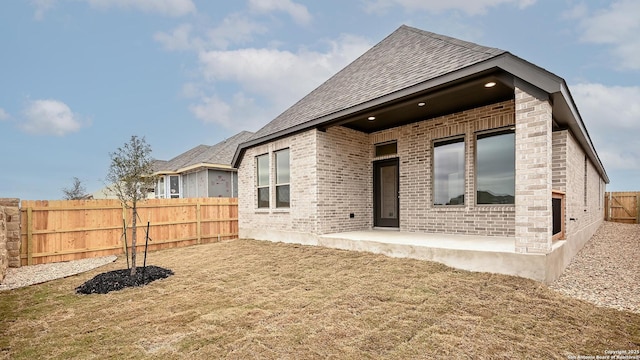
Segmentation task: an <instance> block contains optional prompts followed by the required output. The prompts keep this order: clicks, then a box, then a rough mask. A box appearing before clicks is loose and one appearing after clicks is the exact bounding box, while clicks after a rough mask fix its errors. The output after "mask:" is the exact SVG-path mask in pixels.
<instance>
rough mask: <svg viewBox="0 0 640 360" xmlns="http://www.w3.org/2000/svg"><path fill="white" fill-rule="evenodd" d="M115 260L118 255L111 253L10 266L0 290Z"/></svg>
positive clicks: (71, 273)
mask: <svg viewBox="0 0 640 360" xmlns="http://www.w3.org/2000/svg"><path fill="white" fill-rule="evenodd" d="M115 260H116V256H115V255H111V256H105V257H99V258H89V259H82V260H75V261H65V262H59V263H51V264H41V265H31V266H21V267H19V268H8V269H7V276H6V277H5V278H4V280H3V281H2V284H0V291H2V290H9V289H16V288H20V287H23V286H29V285H33V284H40V283H43V282H47V281H51V280H55V279H60V278H64V277H67V276H71V275H75V274H79V273H81V272H85V271H89V270H92V269H95V268H97V267H100V266H103V265H106V264H108V263H111V262H114V261H115Z"/></svg>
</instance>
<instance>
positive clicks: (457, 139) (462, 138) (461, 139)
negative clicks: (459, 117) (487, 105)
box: [431, 134, 467, 207]
mask: <svg viewBox="0 0 640 360" xmlns="http://www.w3.org/2000/svg"><path fill="white" fill-rule="evenodd" d="M455 143H462V203H461V204H436V148H437V147H438V146H444V145H449V144H455ZM466 176H467V136H466V134H460V135H455V136H450V137H446V138H440V139H434V140H433V141H432V142H431V178H432V179H431V206H434V207H464V206H466V198H467V196H466V192H467V188H466V184H467V179H466Z"/></svg>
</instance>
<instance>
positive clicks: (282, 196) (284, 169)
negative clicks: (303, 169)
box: [275, 149, 290, 208]
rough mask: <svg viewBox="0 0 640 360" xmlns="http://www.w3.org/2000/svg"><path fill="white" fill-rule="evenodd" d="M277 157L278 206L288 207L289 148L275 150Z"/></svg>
mask: <svg viewBox="0 0 640 360" xmlns="http://www.w3.org/2000/svg"><path fill="white" fill-rule="evenodd" d="M275 157H276V207H277V208H288V207H289V203H290V194H289V180H290V174H289V169H290V166H289V149H284V150H280V151H276V152H275Z"/></svg>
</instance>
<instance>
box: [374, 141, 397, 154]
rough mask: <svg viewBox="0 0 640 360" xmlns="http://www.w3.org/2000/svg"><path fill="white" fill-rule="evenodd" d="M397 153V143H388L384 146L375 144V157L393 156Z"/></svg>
mask: <svg viewBox="0 0 640 360" xmlns="http://www.w3.org/2000/svg"><path fill="white" fill-rule="evenodd" d="M397 153H398V143H397V142H395V141H394V142H388V143H384V144H376V157H378V156H387V155H395V154H397Z"/></svg>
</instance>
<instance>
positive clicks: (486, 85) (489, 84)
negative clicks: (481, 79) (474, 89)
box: [484, 81, 496, 88]
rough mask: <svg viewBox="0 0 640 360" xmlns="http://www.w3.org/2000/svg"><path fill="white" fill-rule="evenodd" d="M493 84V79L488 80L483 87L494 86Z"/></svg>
mask: <svg viewBox="0 0 640 360" xmlns="http://www.w3.org/2000/svg"><path fill="white" fill-rule="evenodd" d="M494 86H496V83H495V82H493V81H490V82H488V83H486V84H484V87H486V88H490V87H494Z"/></svg>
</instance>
